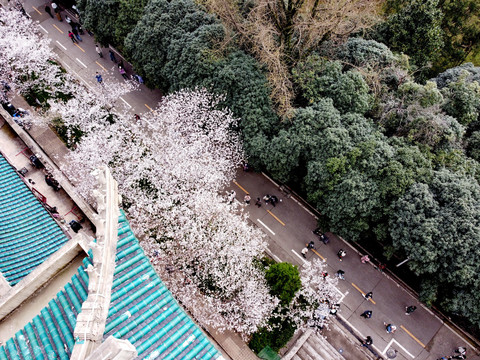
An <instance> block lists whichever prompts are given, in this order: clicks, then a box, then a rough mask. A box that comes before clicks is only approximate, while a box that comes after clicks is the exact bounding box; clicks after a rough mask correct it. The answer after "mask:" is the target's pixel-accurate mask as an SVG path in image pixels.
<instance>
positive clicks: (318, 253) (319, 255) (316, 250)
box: [311, 249, 326, 260]
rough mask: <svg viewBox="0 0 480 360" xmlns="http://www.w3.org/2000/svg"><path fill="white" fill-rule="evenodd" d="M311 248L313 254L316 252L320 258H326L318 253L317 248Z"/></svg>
mask: <svg viewBox="0 0 480 360" xmlns="http://www.w3.org/2000/svg"><path fill="white" fill-rule="evenodd" d="M311 250H312V251H313V252H314V253H315V254H317V255H318V256H320V258H321V259H322V260H326V259H325V258H324V257H323V256H322V255H320V253H319V252H318V251H317V250H315V249H311Z"/></svg>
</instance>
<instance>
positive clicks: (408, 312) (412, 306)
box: [405, 305, 417, 315]
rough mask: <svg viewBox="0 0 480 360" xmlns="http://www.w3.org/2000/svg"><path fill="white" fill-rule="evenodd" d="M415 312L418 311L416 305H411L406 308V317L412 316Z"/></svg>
mask: <svg viewBox="0 0 480 360" xmlns="http://www.w3.org/2000/svg"><path fill="white" fill-rule="evenodd" d="M415 310H417V307H416V306H415V305H410V306H407V307H406V308H405V315H410V314H411V313H413V312H414V311H415Z"/></svg>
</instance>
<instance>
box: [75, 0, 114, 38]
mask: <svg viewBox="0 0 480 360" xmlns="http://www.w3.org/2000/svg"><path fill="white" fill-rule="evenodd" d="M120 1H121V0H104V1H97V0H79V1H77V5H78V9H79V10H80V14H81V16H82V21H83V25H84V26H85V28H87V29H89V30H91V31H93V32H94V33H95V39H96V40H97V41H98V42H99V43H100V44H102V45H104V46H107V45H109V44H114V45H118V44H119V43H118V42H116V41H115V29H116V27H117V26H118V20H117V19H118V11H119V8H120Z"/></svg>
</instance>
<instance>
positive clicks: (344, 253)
mask: <svg viewBox="0 0 480 360" xmlns="http://www.w3.org/2000/svg"><path fill="white" fill-rule="evenodd" d="M345 255H347V252H346V251H345V250H343V249H340V250H338V253H337V256H338V259H339V260H340V261H343V258H344V257H345Z"/></svg>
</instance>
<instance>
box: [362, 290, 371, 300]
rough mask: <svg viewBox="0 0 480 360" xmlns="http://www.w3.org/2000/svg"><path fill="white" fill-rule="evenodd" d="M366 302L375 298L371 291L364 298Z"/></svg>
mask: <svg viewBox="0 0 480 360" xmlns="http://www.w3.org/2000/svg"><path fill="white" fill-rule="evenodd" d="M363 297H364V298H365V300H370V299H371V298H372V297H373V293H372V292H371V291H370V292H368V293H366V294H365V295H364V296H363Z"/></svg>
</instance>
